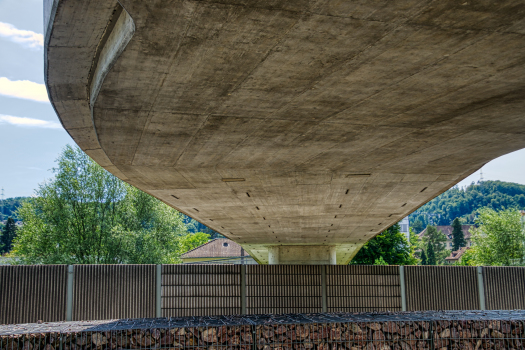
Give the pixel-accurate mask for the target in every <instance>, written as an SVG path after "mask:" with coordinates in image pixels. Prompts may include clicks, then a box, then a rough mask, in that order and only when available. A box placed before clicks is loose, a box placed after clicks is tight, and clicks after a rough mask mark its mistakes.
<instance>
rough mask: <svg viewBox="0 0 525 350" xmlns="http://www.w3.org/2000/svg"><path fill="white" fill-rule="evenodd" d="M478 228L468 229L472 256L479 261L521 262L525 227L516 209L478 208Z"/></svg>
mask: <svg viewBox="0 0 525 350" xmlns="http://www.w3.org/2000/svg"><path fill="white" fill-rule="evenodd" d="M478 213H479V216H478V217H477V219H476V223H477V224H478V227H477V228H474V229H471V233H472V241H473V242H474V248H473V250H474V259H475V261H476V262H477V263H479V264H481V265H496V266H507V265H510V264H511V262H512V260H518V261H519V262H520V263H523V260H524V255H525V252H524V248H525V247H524V242H525V229H524V224H523V221H522V218H521V214H520V212H519V211H518V210H516V209H506V210H501V211H499V212H498V211H495V210H493V209H489V208H483V209H480V210H479V211H478Z"/></svg>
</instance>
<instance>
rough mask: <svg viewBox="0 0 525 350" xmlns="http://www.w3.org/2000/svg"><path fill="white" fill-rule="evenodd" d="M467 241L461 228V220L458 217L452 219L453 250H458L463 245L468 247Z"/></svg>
mask: <svg viewBox="0 0 525 350" xmlns="http://www.w3.org/2000/svg"><path fill="white" fill-rule="evenodd" d="M466 246H467V241H465V235H464V234H463V229H462V228H461V222H460V221H459V219H458V218H455V219H454V221H452V250H458V249H459V248H461V247H466Z"/></svg>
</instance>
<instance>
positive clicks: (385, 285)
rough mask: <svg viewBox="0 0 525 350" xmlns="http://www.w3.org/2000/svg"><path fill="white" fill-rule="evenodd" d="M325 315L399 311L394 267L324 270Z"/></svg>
mask: <svg viewBox="0 0 525 350" xmlns="http://www.w3.org/2000/svg"><path fill="white" fill-rule="evenodd" d="M326 279H327V288H326V290H327V311H328V312H338V311H342V312H360V311H382V310H391V311H399V310H401V287H400V284H399V267H398V266H359V265H348V266H343V265H329V266H326Z"/></svg>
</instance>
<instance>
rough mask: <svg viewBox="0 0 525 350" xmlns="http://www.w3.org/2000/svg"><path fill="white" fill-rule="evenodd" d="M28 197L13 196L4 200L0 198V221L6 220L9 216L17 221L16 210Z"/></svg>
mask: <svg viewBox="0 0 525 350" xmlns="http://www.w3.org/2000/svg"><path fill="white" fill-rule="evenodd" d="M28 199H29V197H15V198H7V199H4V200H1V199H0V221H4V220H7V218H9V217H11V218H13V219H14V220H15V221H17V220H18V216H17V214H16V211H17V209H18V208H19V207H20V206H21V205H22V203H24V201H26V200H28Z"/></svg>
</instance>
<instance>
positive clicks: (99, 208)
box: [13, 146, 186, 264]
mask: <svg viewBox="0 0 525 350" xmlns="http://www.w3.org/2000/svg"><path fill="white" fill-rule="evenodd" d="M57 163H58V167H57V168H54V169H53V172H54V174H55V178H54V179H53V180H51V181H48V182H46V183H43V184H41V185H40V186H39V188H38V189H37V190H36V195H37V196H36V197H35V198H32V199H31V200H29V201H26V202H25V203H23V204H22V206H21V207H20V208H19V209H18V215H19V217H20V218H21V219H22V221H23V223H24V225H23V226H22V227H21V228H20V229H19V232H18V236H17V238H16V239H15V244H14V249H13V251H14V253H15V254H16V255H17V256H18V257H19V258H20V259H21V260H22V262H23V263H28V264H115V263H136V264H145V263H148V264H160V263H172V262H176V261H177V259H178V239H179V237H180V236H182V235H185V234H186V226H185V225H184V223H183V220H182V219H183V218H182V215H181V214H180V213H179V212H177V211H176V210H174V209H172V208H170V207H168V206H167V205H165V204H164V203H162V202H160V201H159V200H157V199H155V198H153V197H152V196H150V195H148V194H146V193H144V192H142V191H140V190H138V189H136V188H134V187H132V186H130V185H128V184H126V183H124V182H123V181H121V180H119V179H118V178H116V177H115V176H113V175H111V174H110V173H109V172H107V171H106V170H104V169H103V168H102V167H101V166H99V165H98V164H96V163H95V162H94V161H93V160H92V159H91V158H89V157H88V156H87V155H86V154H85V153H84V152H82V150H80V149H79V148H78V147H74V148H73V147H71V146H67V147H66V148H65V149H64V150H63V152H62V153H61V154H60V156H59V158H58V159H57Z"/></svg>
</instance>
